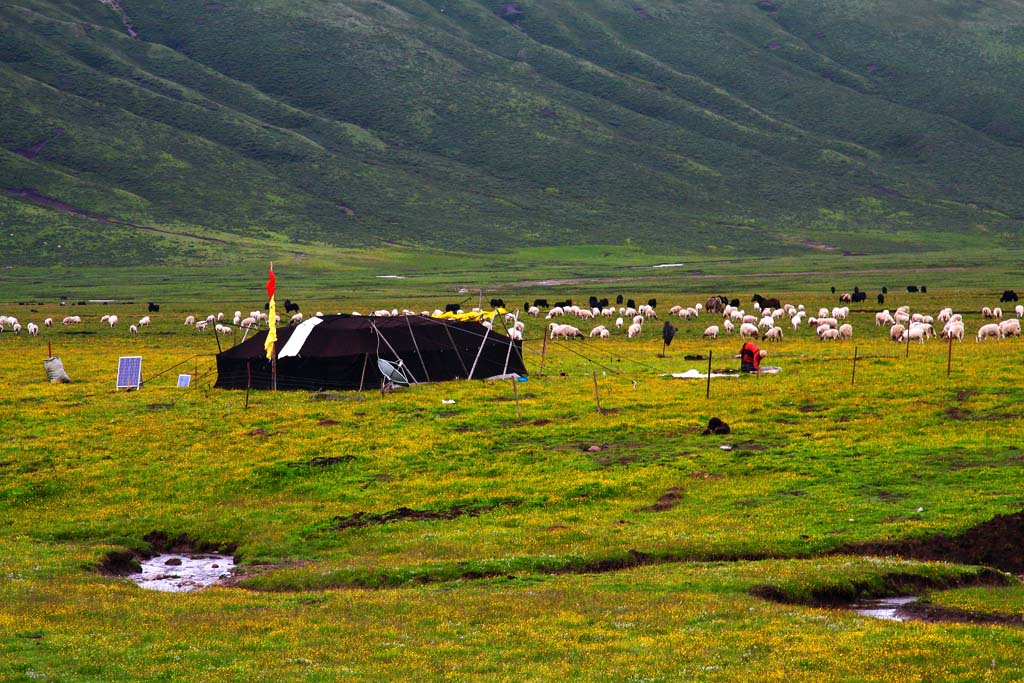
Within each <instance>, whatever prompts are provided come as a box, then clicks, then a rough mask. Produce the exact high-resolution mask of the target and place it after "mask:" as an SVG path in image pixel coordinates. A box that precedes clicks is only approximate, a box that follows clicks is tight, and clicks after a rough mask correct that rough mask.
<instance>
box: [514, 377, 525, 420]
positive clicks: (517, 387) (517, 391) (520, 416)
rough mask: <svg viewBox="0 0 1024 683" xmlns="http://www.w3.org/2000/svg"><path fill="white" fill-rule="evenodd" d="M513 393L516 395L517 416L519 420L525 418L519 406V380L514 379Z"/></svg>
mask: <svg viewBox="0 0 1024 683" xmlns="http://www.w3.org/2000/svg"><path fill="white" fill-rule="evenodd" d="M512 395H513V396H515V397H516V418H517V419H519V420H522V419H523V411H522V409H520V407H519V380H518V379H513V380H512Z"/></svg>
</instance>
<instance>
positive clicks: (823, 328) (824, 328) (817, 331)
mask: <svg viewBox="0 0 1024 683" xmlns="http://www.w3.org/2000/svg"><path fill="white" fill-rule="evenodd" d="M831 329H832V326H831V325H818V327H817V328H816V329H815V330H814V333H815V334H816V335H818V338H819V339H824V338H825V333H826V332H828V331H829V330H831ZM837 332H838V330H837Z"/></svg>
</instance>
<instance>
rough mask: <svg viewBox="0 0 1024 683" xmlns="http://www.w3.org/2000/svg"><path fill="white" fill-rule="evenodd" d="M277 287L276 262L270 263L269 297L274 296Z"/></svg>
mask: <svg viewBox="0 0 1024 683" xmlns="http://www.w3.org/2000/svg"><path fill="white" fill-rule="evenodd" d="M276 289H277V278H275V277H274V264H273V263H271V264H270V279H269V280H267V298H268V299H273V298H274V291H275V290H276Z"/></svg>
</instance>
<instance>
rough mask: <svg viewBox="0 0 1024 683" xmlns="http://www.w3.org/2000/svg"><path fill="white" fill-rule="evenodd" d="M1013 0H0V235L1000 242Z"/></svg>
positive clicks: (1019, 85) (1011, 157) (1016, 203)
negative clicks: (0, 228)
mask: <svg viewBox="0 0 1024 683" xmlns="http://www.w3.org/2000/svg"><path fill="white" fill-rule="evenodd" d="M1022 9H1024V6H1022V3H1020V2H1015V1H1012V0H994V1H991V2H985V3H977V4H965V3H962V2H952V1H949V2H927V3H925V2H917V1H912V2H906V3H898V5H897V6H893V4H892V3H883V2H866V1H861V2H858V1H853V2H832V1H825V2H809V1H808V2H803V1H793V2H768V1H767V0H762V1H761V2H746V1H744V2H712V1H709V0H692V1H684V0H673V1H670V0H644V1H642V2H619V1H618V0H592V1H590V2H585V3H584V2H570V1H568V0H545V1H544V2H539V1H537V0H529V1H528V0H524V1H523V2H500V3H499V2H485V1H478V0H429V1H428V0H390V1H388V2H384V1H378V0H339V1H334V2H323V1H314V0H298V1H295V2H287V3H286V2H281V1H279V0H265V1H264V2H259V3H248V2H246V3H242V2H232V1H230V0H227V1H224V2H204V1H202V0H188V1H183V2H175V3H163V2H156V1H155V0H121V1H120V2H118V1H115V0H109V1H108V2H100V1H99V0H96V2H94V3H78V2H71V1H70V0H12V2H10V3H6V4H5V5H4V6H3V7H2V8H0V108H2V110H3V111H4V116H3V119H2V122H0V190H2V192H0V223H2V224H3V226H4V228H5V230H3V232H2V233H0V251H2V253H3V254H4V255H5V261H6V263H8V264H22V265H24V264H34V263H49V262H52V261H53V260H54V259H60V260H61V261H62V262H64V263H67V264H69V265H73V264H75V263H78V262H82V263H86V262H90V261H92V260H94V259H95V258H97V256H98V255H100V254H104V255H107V258H112V259H113V263H115V264H116V263H119V262H132V263H149V262H151V263H157V262H168V261H176V260H183V259H188V258H192V257H196V256H209V255H210V254H221V253H222V252H224V253H226V252H227V251H229V250H230V248H229V247H228V246H223V247H222V246H221V245H219V243H218V242H216V241H211V240H220V239H223V237H224V236H225V235H227V236H231V235H236V236H239V237H241V238H254V239H261V240H271V241H278V242H280V243H282V244H302V243H316V244H326V245H337V246H354V247H360V246H372V245H376V244H380V243H382V242H396V243H400V244H406V245H426V246H433V247H444V248H451V249H458V250H464V251H496V250H502V249H506V248H509V247H511V246H542V245H564V244H622V243H623V242H624V241H625V240H630V241H631V242H633V243H636V244H640V245H644V246H645V247H651V248H662V249H665V248H668V249H670V248H673V247H680V246H682V245H687V246H688V247H691V248H692V247H693V246H695V245H714V246H715V247H716V248H718V249H720V250H724V251H727V252H735V253H768V254H771V253H782V252H787V251H793V250H800V249H816V248H817V249H822V248H824V249H836V250H843V251H849V252H855V253H856V252H862V251H867V252H874V253H884V252H887V251H917V250H924V249H927V248H928V246H929V244H931V243H933V242H934V241H936V240H939V241H942V240H956V239H976V240H998V239H1004V238H1007V237H1017V236H1018V235H1019V233H1020V230H1021V227H1022V221H1024V189H1022V187H1021V185H1020V183H1019V182H1018V181H1017V179H1018V178H1020V177H1021V175H1022V172H1024V148H1022V143H1024V107H1022V105H1021V103H1020V101H1019V97H1018V95H1019V93H1020V92H1022V91H1024V69H1021V66H1022V61H1024V12H1022V11H1021V10H1022ZM97 217H102V220H98V219H97ZM140 228H149V229H148V230H147V229H140ZM154 229H155V230H157V232H154ZM201 238H205V239H201ZM229 241H230V240H229ZM57 244H59V245H60V247H59V248H58V247H56V245H57ZM225 244H226V243H225ZM58 249H59V250H60V251H58ZM111 255H112V256H111Z"/></svg>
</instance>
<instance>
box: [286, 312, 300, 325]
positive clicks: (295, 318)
mask: <svg viewBox="0 0 1024 683" xmlns="http://www.w3.org/2000/svg"><path fill="white" fill-rule="evenodd" d="M288 322H289V324H291V325H298V324H299V323H301V322H302V314H301V313H296V314H295V315H293V316H292V317H291V319H290V320H289V321H288Z"/></svg>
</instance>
